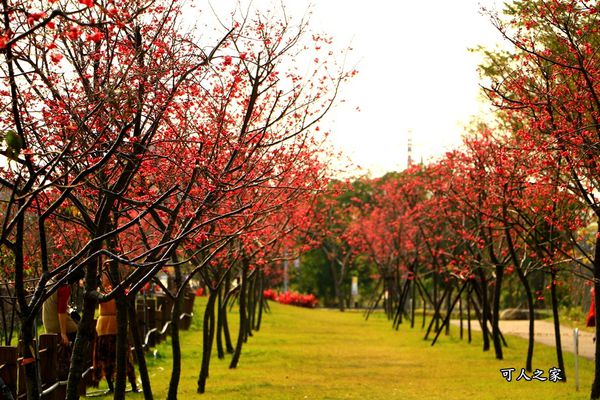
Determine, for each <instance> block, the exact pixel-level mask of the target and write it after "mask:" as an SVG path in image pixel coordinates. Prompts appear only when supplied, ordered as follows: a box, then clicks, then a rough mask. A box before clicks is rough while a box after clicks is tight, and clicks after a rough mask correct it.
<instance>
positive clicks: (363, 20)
mask: <svg viewBox="0 0 600 400" xmlns="http://www.w3.org/2000/svg"><path fill="white" fill-rule="evenodd" d="M195 2H196V4H197V6H198V8H201V9H202V7H203V6H202V5H203V4H207V0H195ZM242 2H243V4H247V3H248V2H247V1H244V0H242ZM282 3H283V4H284V5H285V6H286V9H287V10H288V13H289V14H292V15H302V14H304V12H305V11H306V9H307V7H308V6H309V5H311V4H312V6H311V8H312V17H311V24H310V26H311V27H312V30H313V31H315V32H323V33H324V34H328V35H330V36H333V37H334V39H335V43H336V44H337V45H338V46H339V47H340V48H343V47H346V46H348V45H350V46H351V47H352V48H353V49H354V51H353V52H352V55H351V59H352V60H353V61H354V62H356V66H357V69H358V70H359V74H358V75H357V76H356V77H355V78H354V79H353V80H351V81H350V82H349V83H348V84H347V85H346V86H345V87H344V88H343V90H342V93H341V96H340V98H343V99H345V100H346V101H345V102H344V103H339V104H338V105H337V107H336V108H335V109H334V110H333V111H332V112H331V113H330V114H329V115H328V116H327V121H326V122H325V123H324V125H326V126H327V127H328V128H329V129H330V130H331V136H330V138H331V141H332V143H333V145H334V146H335V148H337V149H339V150H341V151H343V152H344V153H345V154H346V155H347V156H348V157H349V158H350V159H351V160H352V161H353V162H354V163H355V164H357V165H359V166H360V167H362V168H363V169H364V171H365V172H366V171H370V173H371V175H372V176H378V175H381V174H383V173H385V172H387V171H392V170H399V169H402V168H404V167H405V166H406V159H407V153H406V148H407V139H408V132H409V131H410V132H412V137H413V158H414V159H416V160H417V161H418V160H419V159H420V158H423V159H424V160H427V159H429V158H431V157H435V156H439V155H441V154H443V153H444V152H445V151H446V150H448V149H450V148H452V147H454V146H456V145H457V144H458V143H459V142H460V136H461V134H462V132H463V129H462V126H463V125H464V124H466V123H468V121H469V120H470V118H471V116H472V115H474V114H478V113H481V112H482V110H484V108H485V107H484V106H483V105H482V104H481V103H480V102H479V101H478V100H479V99H480V94H479V86H478V82H479V81H478V74H477V65H478V56H476V55H475V54H472V53H469V51H468V49H469V48H473V47H475V46H477V45H478V44H481V45H485V46H493V45H494V43H496V42H499V41H500V39H499V35H498V33H497V32H496V31H495V29H494V28H493V27H492V25H491V24H490V22H489V20H488V18H487V17H486V16H483V15H481V13H480V9H481V6H485V7H488V8H495V7H498V4H501V1H499V0H459V1H448V0H428V1H426V2H425V1H398V0H396V1H393V0H369V1H364V0H313V1H308V0H284V1H282ZM234 4H235V1H234V0H213V1H212V5H213V7H214V8H215V11H216V12H217V13H218V14H221V15H222V16H223V17H226V16H227V15H228V13H229V12H230V11H231V9H232V7H233V6H234ZM270 4H272V1H271V0H254V1H253V2H252V5H253V7H254V8H258V9H260V8H261V7H269V5H270ZM203 14H204V16H205V17H206V16H207V14H210V11H208V12H206V11H205V12H203ZM225 19H227V18H225ZM357 107H359V109H360V112H357V111H356V108H357Z"/></svg>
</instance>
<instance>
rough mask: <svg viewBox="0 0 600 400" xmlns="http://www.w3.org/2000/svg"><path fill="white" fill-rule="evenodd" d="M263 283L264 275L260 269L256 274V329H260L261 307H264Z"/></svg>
mask: <svg viewBox="0 0 600 400" xmlns="http://www.w3.org/2000/svg"><path fill="white" fill-rule="evenodd" d="M264 285H265V275H264V273H263V271H262V270H260V271H259V275H258V299H259V300H258V317H257V319H256V326H255V327H254V329H256V331H259V330H260V324H261V322H262V315H263V308H264V307H265V296H264V295H263V291H264Z"/></svg>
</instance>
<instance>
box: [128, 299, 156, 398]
mask: <svg viewBox="0 0 600 400" xmlns="http://www.w3.org/2000/svg"><path fill="white" fill-rule="evenodd" d="M127 311H128V313H129V321H131V322H130V324H129V330H130V331H131V337H132V338H133V348H134V351H135V358H136V359H137V364H138V370H139V372H140V379H141V380H142V390H143V391H144V399H146V400H152V399H153V396H152V386H151V385H150V376H149V375H148V366H147V365H146V355H145V354H144V347H143V345H142V338H141V336H140V330H139V328H138V324H137V313H136V311H135V297H134V298H132V299H129V301H128V307H127Z"/></svg>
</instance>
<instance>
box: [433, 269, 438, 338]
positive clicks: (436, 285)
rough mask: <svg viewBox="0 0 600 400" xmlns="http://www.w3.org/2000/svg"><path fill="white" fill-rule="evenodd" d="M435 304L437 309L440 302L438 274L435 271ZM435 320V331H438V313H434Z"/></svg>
mask: <svg viewBox="0 0 600 400" xmlns="http://www.w3.org/2000/svg"><path fill="white" fill-rule="evenodd" d="M433 304H434V308H435V309H437V304H438V274H437V273H436V272H434V273H433ZM433 318H434V320H435V331H436V332H437V331H438V329H440V324H439V320H438V318H437V313H435V314H434V315H433Z"/></svg>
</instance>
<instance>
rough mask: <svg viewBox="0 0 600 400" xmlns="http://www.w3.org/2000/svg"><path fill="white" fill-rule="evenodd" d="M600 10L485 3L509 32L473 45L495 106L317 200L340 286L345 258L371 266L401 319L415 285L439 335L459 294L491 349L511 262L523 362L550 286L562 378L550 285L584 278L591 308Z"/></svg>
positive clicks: (596, 274) (578, 4)
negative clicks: (440, 150) (450, 138)
mask: <svg viewBox="0 0 600 400" xmlns="http://www.w3.org/2000/svg"><path fill="white" fill-rule="evenodd" d="M599 11H600V9H599V8H598V4H597V2H593V1H584V0H560V1H559V0H516V1H513V2H512V3H510V4H508V5H506V8H505V10H504V12H503V14H495V13H492V12H489V13H488V14H489V16H490V18H491V20H492V23H493V24H494V25H495V26H496V28H497V29H498V31H499V32H500V33H501V34H502V36H503V37H504V39H506V41H507V43H508V46H507V47H506V49H505V50H486V49H481V52H482V54H483V55H484V56H485V61H484V63H483V65H482V67H481V72H482V80H483V86H484V92H485V94H486V95H487V97H488V98H489V100H490V102H491V103H492V104H493V106H494V107H495V109H496V113H495V119H494V120H493V121H491V122H490V121H488V122H477V123H474V127H473V128H472V130H471V132H469V134H468V135H466V138H465V139H464V143H463V146H462V147H461V148H460V149H458V150H455V151H452V152H449V153H447V154H446V155H445V156H444V157H442V158H441V159H439V160H437V161H435V162H433V163H431V164H429V165H427V166H411V167H409V168H408V169H407V170H405V171H403V172H401V173H394V174H388V175H387V176H385V177H384V178H381V179H376V180H363V181H357V182H356V183H355V184H353V185H352V186H351V187H346V188H342V189H341V191H339V190H340V189H338V191H337V192H334V194H333V195H329V196H325V197H323V198H322V199H321V200H320V201H319V202H318V203H317V204H318V206H317V207H316V210H318V211H317V213H319V214H320V216H321V218H320V219H318V220H316V223H315V224H314V226H313V227H312V231H313V232H319V234H317V233H313V235H312V238H313V240H316V241H317V242H318V243H319V244H320V246H322V249H323V252H324V254H325V256H326V259H327V260H328V261H329V262H330V263H331V272H332V273H333V275H332V280H333V282H334V285H336V294H337V295H339V294H340V293H341V292H342V291H343V290H342V288H341V287H340V283H341V282H343V281H344V276H343V275H344V274H347V271H349V270H350V269H351V268H353V267H354V268H355V267H356V266H357V265H371V266H374V267H375V268H376V269H377V273H378V276H379V278H380V283H379V286H378V287H377V289H375V292H374V300H373V304H374V305H375V304H377V302H378V301H379V299H380V298H381V299H384V300H385V299H386V298H387V301H385V303H384V304H385V307H386V311H387V313H388V315H389V316H390V318H391V319H392V320H393V321H394V325H395V326H396V327H397V326H398V324H399V323H400V322H401V321H402V316H403V314H404V313H405V312H406V307H407V305H408V304H409V302H408V299H409V298H410V299H412V304H413V308H412V323H413V324H414V304H415V303H416V300H417V299H418V298H420V299H421V301H422V302H423V304H425V305H428V306H430V307H431V308H432V309H433V310H434V318H433V320H432V322H431V324H433V323H434V321H435V324H436V331H437V334H438V335H439V333H440V332H441V330H442V328H443V324H442V325H441V326H440V325H439V322H440V321H441V317H440V309H441V308H442V305H443V304H444V302H446V304H447V307H448V313H449V312H450V311H451V310H452V309H453V307H454V306H455V305H456V304H460V305H462V302H461V299H463V300H466V301H467V304H468V306H469V307H474V309H475V311H476V314H477V316H478V319H479V321H480V324H481V327H482V331H483V340H484V350H487V349H489V348H490V346H491V345H493V348H494V350H495V355H496V358H499V359H501V358H502V357H503V353H502V341H503V338H502V336H501V332H500V330H499V328H498V321H499V318H500V315H499V313H500V302H501V298H502V297H503V289H504V288H505V287H506V283H505V277H507V276H508V277H514V276H516V277H517V281H518V282H519V286H520V291H521V292H522V293H523V295H524V298H525V300H526V305H527V309H528V310H529V319H530V324H529V331H530V337H529V347H528V352H527V358H526V368H527V370H531V369H532V357H533V346H534V341H533V334H534V324H533V320H534V308H535V307H536V303H538V302H540V301H542V300H543V299H544V296H545V295H546V293H547V292H548V296H549V301H548V304H550V305H551V307H552V315H553V318H554V325H555V332H556V342H557V346H556V348H557V362H558V365H559V368H560V369H561V370H562V371H563V376H562V378H563V379H566V375H565V374H564V371H565V369H564V363H563V360H562V354H561V350H560V348H561V345H560V325H559V322H560V320H559V314H558V297H557V296H558V295H557V290H558V286H560V285H562V284H564V283H565V282H567V283H568V282H571V279H570V277H572V276H575V275H577V276H581V277H582V278H584V279H586V280H587V281H588V282H589V284H590V286H592V287H594V288H595V304H596V306H595V307H596V309H595V312H596V316H598V315H600V224H599V219H600V195H599V193H600V180H599V179H598V177H599V176H600V164H599V163H598V160H600V157H599V156H600V146H599V145H600V124H599V121H600V100H599V99H600V94H599V91H600V54H599V53H598V49H599V48H600V32H599V27H600V24H599V20H598V12H599ZM335 274H337V275H335ZM540 283H541V284H542V285H543V286H542V287H541V288H540V287H539V286H540ZM544 286H545V288H544ZM386 296H387V297H386ZM342 297H343V295H339V301H338V302H339V304H340V307H341V308H343V304H344V301H343V298H342ZM443 322H444V323H447V320H445V321H443ZM489 325H491V332H490V329H489V328H488V326H489ZM596 326H598V324H596ZM431 329H432V325H430V326H429V330H431ZM429 330H428V335H429ZM490 339H491V343H490ZM434 341H435V339H434ZM595 359H596V374H595V377H594V382H593V384H592V390H591V398H593V399H597V398H600V342H598V341H596V357H595Z"/></svg>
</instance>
